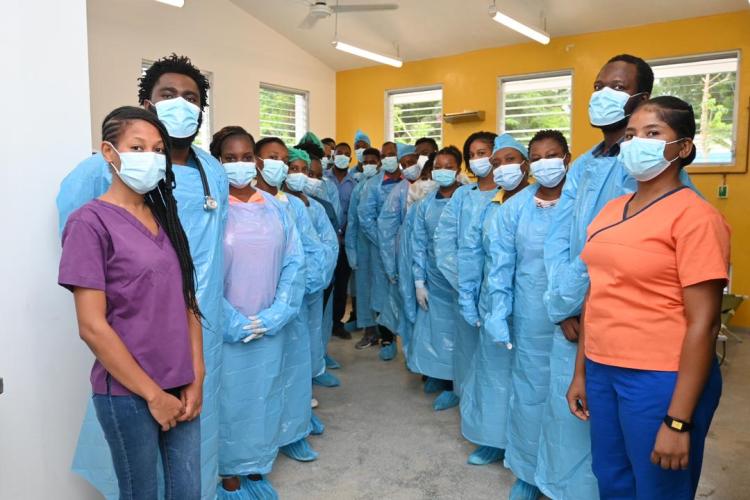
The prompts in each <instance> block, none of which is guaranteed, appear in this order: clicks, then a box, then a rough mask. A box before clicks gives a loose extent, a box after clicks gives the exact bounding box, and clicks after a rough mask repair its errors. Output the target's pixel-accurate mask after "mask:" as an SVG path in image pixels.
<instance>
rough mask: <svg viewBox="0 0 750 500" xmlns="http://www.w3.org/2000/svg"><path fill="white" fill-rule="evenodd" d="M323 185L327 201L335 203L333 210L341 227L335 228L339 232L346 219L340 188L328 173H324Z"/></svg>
mask: <svg viewBox="0 0 750 500" xmlns="http://www.w3.org/2000/svg"><path fill="white" fill-rule="evenodd" d="M323 185H324V186H325V195H326V201H328V203H330V204H331V205H333V211H334V212H336V220H337V221H339V227H337V228H335V229H336V232H338V231H339V230H340V229H341V224H342V223H343V221H344V212H343V211H342V209H341V199H340V198H339V188H338V186H336V182H335V181H334V180H333V179H331V178H330V177H328V176H327V175H323Z"/></svg>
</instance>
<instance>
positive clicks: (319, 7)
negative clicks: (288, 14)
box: [299, 1, 398, 29]
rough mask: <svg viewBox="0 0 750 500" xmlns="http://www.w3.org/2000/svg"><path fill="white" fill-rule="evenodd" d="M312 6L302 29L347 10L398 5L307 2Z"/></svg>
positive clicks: (360, 10) (364, 9)
mask: <svg viewBox="0 0 750 500" xmlns="http://www.w3.org/2000/svg"><path fill="white" fill-rule="evenodd" d="M306 3H307V5H308V7H310V12H309V13H308V14H307V17H305V18H304V19H303V20H302V23H301V24H300V25H299V27H300V28H302V29H310V28H312V27H313V26H315V23H317V22H318V21H319V20H321V19H326V18H328V17H331V15H333V14H344V13H346V12H374V11H378V10H396V9H398V5H397V4H395V3H381V4H375V3H372V4H359V5H339V4H338V2H336V5H328V4H327V3H326V2H324V1H315V2H306Z"/></svg>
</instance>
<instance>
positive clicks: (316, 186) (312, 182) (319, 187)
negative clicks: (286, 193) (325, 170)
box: [287, 177, 325, 198]
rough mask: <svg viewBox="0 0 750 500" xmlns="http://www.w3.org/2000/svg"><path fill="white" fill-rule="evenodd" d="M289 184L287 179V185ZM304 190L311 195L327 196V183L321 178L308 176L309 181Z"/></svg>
mask: <svg viewBox="0 0 750 500" xmlns="http://www.w3.org/2000/svg"><path fill="white" fill-rule="evenodd" d="M288 184H289V180H288V179H287V185H288ZM303 191H304V192H305V193H307V194H309V195H310V196H317V197H318V198H325V185H324V182H323V181H322V180H320V179H316V178H315V177H308V178H307V182H306V183H305V188H304V189H303Z"/></svg>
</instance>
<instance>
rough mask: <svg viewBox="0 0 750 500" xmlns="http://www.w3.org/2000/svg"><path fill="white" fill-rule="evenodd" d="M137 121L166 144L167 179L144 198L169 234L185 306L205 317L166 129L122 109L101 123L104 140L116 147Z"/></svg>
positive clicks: (139, 111) (141, 113) (142, 113)
mask: <svg viewBox="0 0 750 500" xmlns="http://www.w3.org/2000/svg"><path fill="white" fill-rule="evenodd" d="M135 120H142V121H144V122H146V123H149V124H151V125H153V126H154V127H155V128H156V130H158V131H159V135H161V139H162V142H163V143H164V156H166V163H167V172H166V176H165V179H164V180H162V181H159V185H158V186H157V187H156V188H154V189H153V190H151V191H149V192H148V193H146V194H145V195H143V198H144V200H145V202H146V205H148V207H149V208H150V209H151V213H153V214H154V217H155V218H156V220H157V222H158V223H159V225H160V226H161V227H162V229H164V231H165V232H166V233H167V237H168V238H169V241H170V242H171V243H172V247H174V250H175V253H176V254H177V259H178V261H179V263H180V271H181V272H182V295H183V297H184V298H185V304H186V305H187V307H188V309H189V310H191V311H192V312H193V313H195V314H196V316H202V315H201V312H200V308H199V307H198V301H197V299H196V298H195V267H194V266H193V259H192V257H191V256H190V246H189V245H188V241H187V236H185V231H184V229H183V228H182V224H181V223H180V219H179V217H178V216H177V201H176V200H175V198H174V194H173V191H174V188H175V186H176V183H175V178H174V172H173V171H172V159H171V158H170V152H171V151H170V149H171V148H170V143H169V134H168V133H167V130H166V129H165V128H164V125H162V123H161V122H160V121H159V119H158V118H157V116H156V114H155V113H152V112H150V111H146V110H145V109H143V108H136V107H134V106H122V107H119V108H117V109H115V110H114V111H112V112H111V113H109V114H108V115H107V116H106V118H104V122H102V140H103V141H107V142H109V143H111V144H114V145H115V147H116V146H117V141H118V140H119V138H120V136H121V135H122V132H123V131H124V130H125V129H126V128H127V127H128V126H129V125H130V123H132V122H133V121H135Z"/></svg>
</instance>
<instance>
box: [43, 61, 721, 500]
mask: <svg viewBox="0 0 750 500" xmlns="http://www.w3.org/2000/svg"><path fill="white" fill-rule="evenodd" d="M653 79H654V78H653V72H652V71H651V68H650V67H649V66H648V64H647V63H645V62H644V61H643V60H642V59H640V58H637V57H634V56H631V55H619V56H616V57H613V58H612V59H610V60H609V61H607V63H606V64H605V65H604V66H603V67H602V69H601V71H600V72H599V74H598V76H597V79H596V81H595V82H594V92H593V94H592V96H591V100H590V104H589V115H590V121H591V124H592V126H594V127H597V128H599V129H600V130H601V132H602V136H603V141H602V142H601V143H600V144H598V145H597V146H595V147H594V148H592V149H591V150H590V151H588V152H587V153H585V154H584V155H582V156H581V157H579V158H578V159H576V160H575V161H574V162H572V161H571V160H572V159H571V153H570V150H569V147H568V143H567V141H566V139H565V137H564V135H563V134H562V133H560V132H559V131H555V130H542V131H539V132H537V133H536V134H535V135H534V136H533V138H532V139H531V140H530V142H529V143H528V144H521V143H520V142H519V141H517V140H516V139H514V138H513V136H511V135H510V134H507V133H506V134H502V135H496V134H494V133H491V132H476V133H474V134H472V135H471V136H469V137H468V138H467V140H466V141H465V143H464V145H463V151H461V150H459V149H458V148H456V147H454V146H448V147H444V148H442V149H441V148H439V147H438V145H437V143H436V142H435V141H434V140H433V139H430V138H422V139H419V140H417V141H416V143H415V144H414V145H409V144H402V143H394V142H386V143H384V144H383V145H382V146H381V147H380V148H379V149H378V148H375V147H373V145H372V144H371V141H370V139H369V137H368V136H367V135H366V134H364V133H362V132H360V131H358V132H357V134H356V136H355V138H354V141H353V144H352V145H353V148H352V145H350V144H348V143H345V142H338V143H337V142H336V141H334V140H333V139H328V138H326V139H323V140H322V141H321V140H319V139H318V138H317V137H316V136H315V135H314V134H312V133H308V134H306V135H305V136H304V137H303V138H302V140H301V141H299V143H298V144H297V145H295V146H294V147H289V145H287V144H285V143H284V141H283V140H281V139H279V138H277V137H264V138H262V139H260V140H258V141H257V142H256V141H255V140H254V138H253V137H252V136H251V135H250V134H249V133H248V132H246V131H245V130H244V129H242V128H241V127H237V126H230V127H225V128H223V129H222V130H220V131H219V132H217V133H216V134H215V135H214V138H213V141H212V143H211V146H210V154H208V153H206V152H205V151H203V150H202V149H200V148H198V147H195V146H193V145H192V142H193V139H194V138H195V136H196V134H197V131H198V128H199V126H200V123H201V110H202V109H203V108H204V107H205V105H206V97H207V90H208V82H207V80H206V79H205V77H204V76H203V75H202V74H201V73H200V71H199V70H198V69H197V68H195V67H194V66H193V65H192V64H191V63H190V61H189V60H188V59H187V58H184V57H180V56H176V55H172V56H170V57H166V58H164V59H161V60H159V61H157V62H156V63H155V64H154V65H153V66H152V67H151V68H150V69H149V70H148V71H147V72H146V74H145V75H144V76H143V77H142V78H141V80H140V87H139V96H138V97H139V102H140V103H141V105H142V107H140V108H135V107H122V108H118V109H116V110H114V111H113V112H112V113H110V114H109V115H108V116H107V117H106V118H105V120H104V123H103V126H102V147H101V153H100V154H96V155H94V156H92V157H91V158H88V159H87V160H85V161H84V162H82V163H81V164H80V165H79V166H77V167H76V168H75V170H74V171H73V172H71V173H70V174H69V175H68V176H67V177H66V178H65V180H64V181H63V183H62V186H61V190H60V194H59V196H58V208H59V211H60V228H61V231H62V241H63V252H62V257H61V263H60V274H59V283H60V284H61V285H63V286H65V287H67V288H69V289H71V290H72V291H73V292H74V297H75V304H76V312H77V317H78V322H79V331H80V335H81V337H82V338H83V340H84V341H85V342H86V343H87V344H88V345H89V347H90V348H91V350H92V351H93V353H94V354H95V356H96V362H95V364H94V367H93V369H92V374H91V383H92V387H93V394H94V395H93V398H92V403H91V405H90V408H89V412H88V414H87V417H86V420H85V422H84V427H83V429H82V432H81V436H80V438H79V446H78V449H77V451H76V458H75V461H74V468H75V469H76V470H77V471H79V472H80V473H82V474H83V475H84V476H85V477H87V478H88V479H89V480H90V481H91V482H92V483H94V484H95V485H96V486H97V487H98V488H99V489H100V491H102V492H103V493H104V494H105V496H107V497H117V495H119V496H120V498H138V499H148V498H156V497H157V496H158V495H160V494H162V492H163V494H164V495H165V496H166V498H180V499H185V498H187V499H189V498H210V499H213V498H216V497H217V496H218V498H227V499H231V498H236V499H248V498H264V499H266V498H276V496H277V495H276V492H275V491H274V489H273V488H272V486H271V485H270V483H269V482H268V480H267V477H266V475H267V474H268V473H269V472H270V470H271V468H272V465H273V462H274V460H275V458H276V456H277V453H278V452H279V451H281V452H282V453H284V454H286V455H288V456H290V457H291V458H294V459H296V460H300V461H309V460H314V459H315V458H316V457H317V453H316V452H315V451H314V450H313V449H312V447H311V446H310V445H309V443H308V442H307V439H306V438H307V437H308V436H309V435H310V434H320V433H322V432H323V431H324V429H325V426H324V424H323V423H322V422H321V421H320V420H319V419H318V418H316V416H315V415H314V414H313V413H312V409H311V408H312V407H313V406H314V405H315V404H316V402H315V400H314V399H313V397H312V384H313V383H315V384H319V385H325V386H335V385H337V384H338V379H337V378H336V377H335V376H333V375H332V374H331V373H330V372H329V370H331V369H335V368H337V367H338V366H339V365H338V363H337V362H336V361H335V360H334V359H332V358H331V357H330V356H328V355H327V345H328V341H329V339H330V337H331V335H336V336H338V337H342V338H351V333H350V332H349V330H351V327H350V326H349V325H346V327H345V325H344V321H343V318H344V315H345V314H346V311H345V310H346V304H347V296H351V297H352V305H351V312H350V314H349V320H348V322H349V323H350V324H354V325H355V327H354V328H355V329H357V330H363V335H362V338H361V339H360V340H359V342H358V343H357V344H356V347H357V348H358V349H364V348H367V347H370V346H374V345H379V346H380V353H379V357H380V358H381V359H382V360H383V361H391V360H393V359H394V358H395V357H396V356H397V345H398V342H397V337H398V338H400V344H401V348H402V349H401V350H402V354H403V357H404V360H405V363H406V366H407V367H408V369H409V370H411V371H412V372H414V373H415V374H419V375H421V376H422V379H423V381H424V390H425V392H428V393H439V395H438V396H437V397H436V399H435V401H434V403H433V407H434V409H435V410H443V409H447V408H451V407H455V406H458V407H459V409H460V416H461V432H462V434H463V436H464V437H465V438H466V439H467V440H469V441H470V442H472V443H474V444H476V445H477V449H476V450H475V451H474V452H473V453H472V454H471V455H470V457H469V463H471V464H475V465H486V464H490V463H493V462H498V461H503V460H504V464H505V466H506V467H507V468H509V469H510V471H511V472H512V473H513V474H514V476H515V477H516V482H515V483H514V485H513V487H512V489H511V493H510V497H511V498H512V499H536V498H538V497H539V496H540V495H542V494H544V495H546V496H547V497H549V498H552V499H584V500H585V499H595V498H605V499H614V498H617V499H622V498H633V499H636V498H638V499H650V498H663V497H672V498H678V499H683V498H684V499H688V498H693V497H694V496H695V492H696V488H697V484H698V479H699V476H700V470H701V464H702V455H703V445H704V441H705V437H706V435H707V432H708V427H709V425H710V422H711V419H712V416H713V413H714V411H715V410H716V408H717V406H718V401H719V397H720V393H721V375H720V372H719V370H718V366H717V363H716V360H715V354H714V342H715V336H716V333H717V331H718V326H719V312H720V302H721V295H722V290H723V287H724V285H725V282H726V280H727V278H728V274H727V273H728V267H729V240H730V235H729V233H730V231H729V228H728V226H727V224H726V222H725V221H724V219H723V218H722V216H721V215H720V214H719V213H718V212H717V211H716V210H715V209H714V208H713V207H711V205H709V204H708V203H707V202H706V201H704V200H703V199H702V198H701V197H700V194H699V193H698V192H697V190H696V189H695V188H694V187H693V186H692V184H691V182H690V179H689V177H688V175H687V173H686V172H685V170H684V167H685V166H687V165H689V164H690V163H691V162H692V160H693V159H694V157H695V146H694V145H693V138H694V136H695V132H696V131H695V116H694V113H693V110H692V108H691V107H690V106H689V105H688V104H687V103H685V102H684V101H682V100H680V99H679V98H677V97H672V96H664V97H655V98H652V97H651V96H650V93H651V90H652V86H653ZM531 178H533V182H530V179H531ZM159 456H161V461H162V465H163V467H161V468H159V467H157V462H158V460H159Z"/></svg>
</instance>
